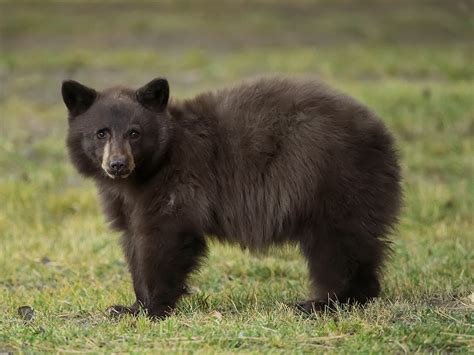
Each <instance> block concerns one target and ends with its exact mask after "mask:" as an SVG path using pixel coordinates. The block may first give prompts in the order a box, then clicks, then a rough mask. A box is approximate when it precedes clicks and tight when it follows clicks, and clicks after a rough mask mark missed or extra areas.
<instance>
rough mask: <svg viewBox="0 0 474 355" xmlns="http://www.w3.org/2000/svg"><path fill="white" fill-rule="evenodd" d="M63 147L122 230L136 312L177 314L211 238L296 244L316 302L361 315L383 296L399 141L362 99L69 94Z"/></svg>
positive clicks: (163, 89)
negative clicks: (361, 307)
mask: <svg viewBox="0 0 474 355" xmlns="http://www.w3.org/2000/svg"><path fill="white" fill-rule="evenodd" d="M62 96H63V99H64V103H65V104H66V106H67V109H68V111H69V132H68V137H67V146H68V149H69V154H70V157H71V160H72V162H73V164H74V165H75V167H76V168H77V169H78V171H79V172H80V173H81V174H83V175H84V176H87V177H91V178H93V179H94V180H95V182H96V184H97V188H98V191H99V195H100V198H101V201H102V204H103V208H104V211H105V214H106V216H107V218H108V220H109V221H110V223H111V226H112V227H113V228H114V229H115V230H118V231H120V232H122V246H123V250H124V253H125V257H126V260H127V263H128V266H129V269H130V272H131V274H132V279H133V288H134V291H135V295H136V302H135V303H134V304H133V305H131V306H112V307H111V308H110V311H111V312H112V313H116V314H122V313H131V314H136V313H137V312H138V311H139V309H140V308H143V309H144V310H146V312H147V314H148V315H149V316H150V317H152V318H161V317H165V316H166V315H168V314H170V312H171V311H172V310H173V308H174V307H175V305H176V302H177V301H178V299H179V298H180V296H181V295H182V294H183V293H184V292H185V290H186V287H185V283H186V279H187V277H188V275H189V274H190V272H192V271H193V270H195V269H196V268H197V267H198V266H199V264H200V261H201V260H202V258H203V257H204V256H205V254H206V251H207V247H206V244H207V243H206V240H207V239H208V238H210V237H212V238H216V239H217V240H221V241H226V242H233V243H236V244H239V245H240V246H241V247H244V248H248V249H250V250H259V251H262V250H265V249H266V248H268V247H269V246H271V245H279V244H284V243H294V244H298V245H299V247H300V249H301V252H302V254H303V255H304V256H305V258H306V260H307V263H308V267H309V272H310V277H311V281H312V286H313V297H312V299H311V300H309V301H307V302H303V303H301V304H300V305H299V307H300V308H302V309H303V310H306V311H308V312H309V311H314V310H321V309H325V307H327V306H328V305H330V304H331V303H332V302H335V301H337V302H339V303H341V304H344V303H352V302H356V303H359V304H364V303H365V302H367V301H368V300H370V299H371V298H373V297H375V296H377V295H378V294H379V291H380V284H379V275H380V272H381V267H382V264H383V261H384V259H385V257H386V256H387V254H388V251H389V249H390V248H389V245H390V243H389V241H388V240H387V235H388V233H389V232H390V230H391V228H392V227H393V225H394V223H395V222H396V221H397V216H398V213H399V208H400V204H401V189H400V169H399V165H398V158H397V153H396V150H395V148H394V141H393V138H392V136H391V135H390V133H389V132H388V131H387V129H386V128H385V126H384V124H383V123H382V122H381V121H380V120H379V118H377V116H376V115H375V114H374V113H372V112H371V111H370V110H368V109H367V108H366V107H364V106H363V105H361V104H360V103H358V102H357V101H355V100H354V99H352V98H350V97H348V96H345V95H343V94H340V93H338V92H335V91H333V90H331V89H330V88H328V87H326V86H324V85H323V84H321V83H318V82H315V81H311V80H294V79H289V78H266V79H265V78H263V79H258V80H254V81H250V82H247V83H243V84H241V85H238V86H235V87H231V88H227V89H222V90H219V91H215V92H207V93H203V94H200V95H198V96H196V97H195V98H193V99H189V100H184V101H178V100H176V101H175V100H169V86H168V82H167V81H166V80H165V79H155V80H152V81H151V82H149V83H148V84H146V85H145V86H143V87H141V88H139V89H138V90H133V89H129V88H122V87H115V88H111V89H107V90H104V91H96V90H94V89H91V88H89V87H86V86H84V85H82V84H79V83H78V82H75V81H71V80H68V81H65V82H63V84H62Z"/></svg>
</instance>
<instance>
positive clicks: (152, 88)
mask: <svg viewBox="0 0 474 355" xmlns="http://www.w3.org/2000/svg"><path fill="white" fill-rule="evenodd" d="M136 97H137V100H138V102H139V103H141V104H142V105H143V106H145V107H147V108H149V109H151V110H154V111H163V110H164V109H165V108H166V106H167V105H168V100H169V98H170V87H169V84H168V81H167V80H166V79H153V80H152V81H150V82H149V83H148V84H146V85H145V86H143V87H141V88H140V89H138V90H137V92H136Z"/></svg>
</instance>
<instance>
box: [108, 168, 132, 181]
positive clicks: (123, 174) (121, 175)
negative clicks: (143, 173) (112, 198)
mask: <svg viewBox="0 0 474 355" xmlns="http://www.w3.org/2000/svg"><path fill="white" fill-rule="evenodd" d="M104 171H105V174H106V175H107V176H108V177H109V178H111V179H117V178H120V179H126V178H127V177H129V176H130V174H131V173H132V171H131V170H129V169H126V170H123V171H114V170H108V169H104Z"/></svg>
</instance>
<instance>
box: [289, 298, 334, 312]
mask: <svg viewBox="0 0 474 355" xmlns="http://www.w3.org/2000/svg"><path fill="white" fill-rule="evenodd" d="M295 306H296V309H297V310H299V311H300V312H303V313H306V314H312V313H321V312H331V311H334V310H335V304H334V303H333V302H325V301H317V300H311V301H306V302H301V303H297V304H296V305H295Z"/></svg>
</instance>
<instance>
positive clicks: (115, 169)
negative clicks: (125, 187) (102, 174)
mask: <svg viewBox="0 0 474 355" xmlns="http://www.w3.org/2000/svg"><path fill="white" fill-rule="evenodd" d="M110 169H111V170H112V173H113V174H115V175H118V174H121V173H122V172H123V171H124V170H125V161H123V160H112V161H111V162H110Z"/></svg>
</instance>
